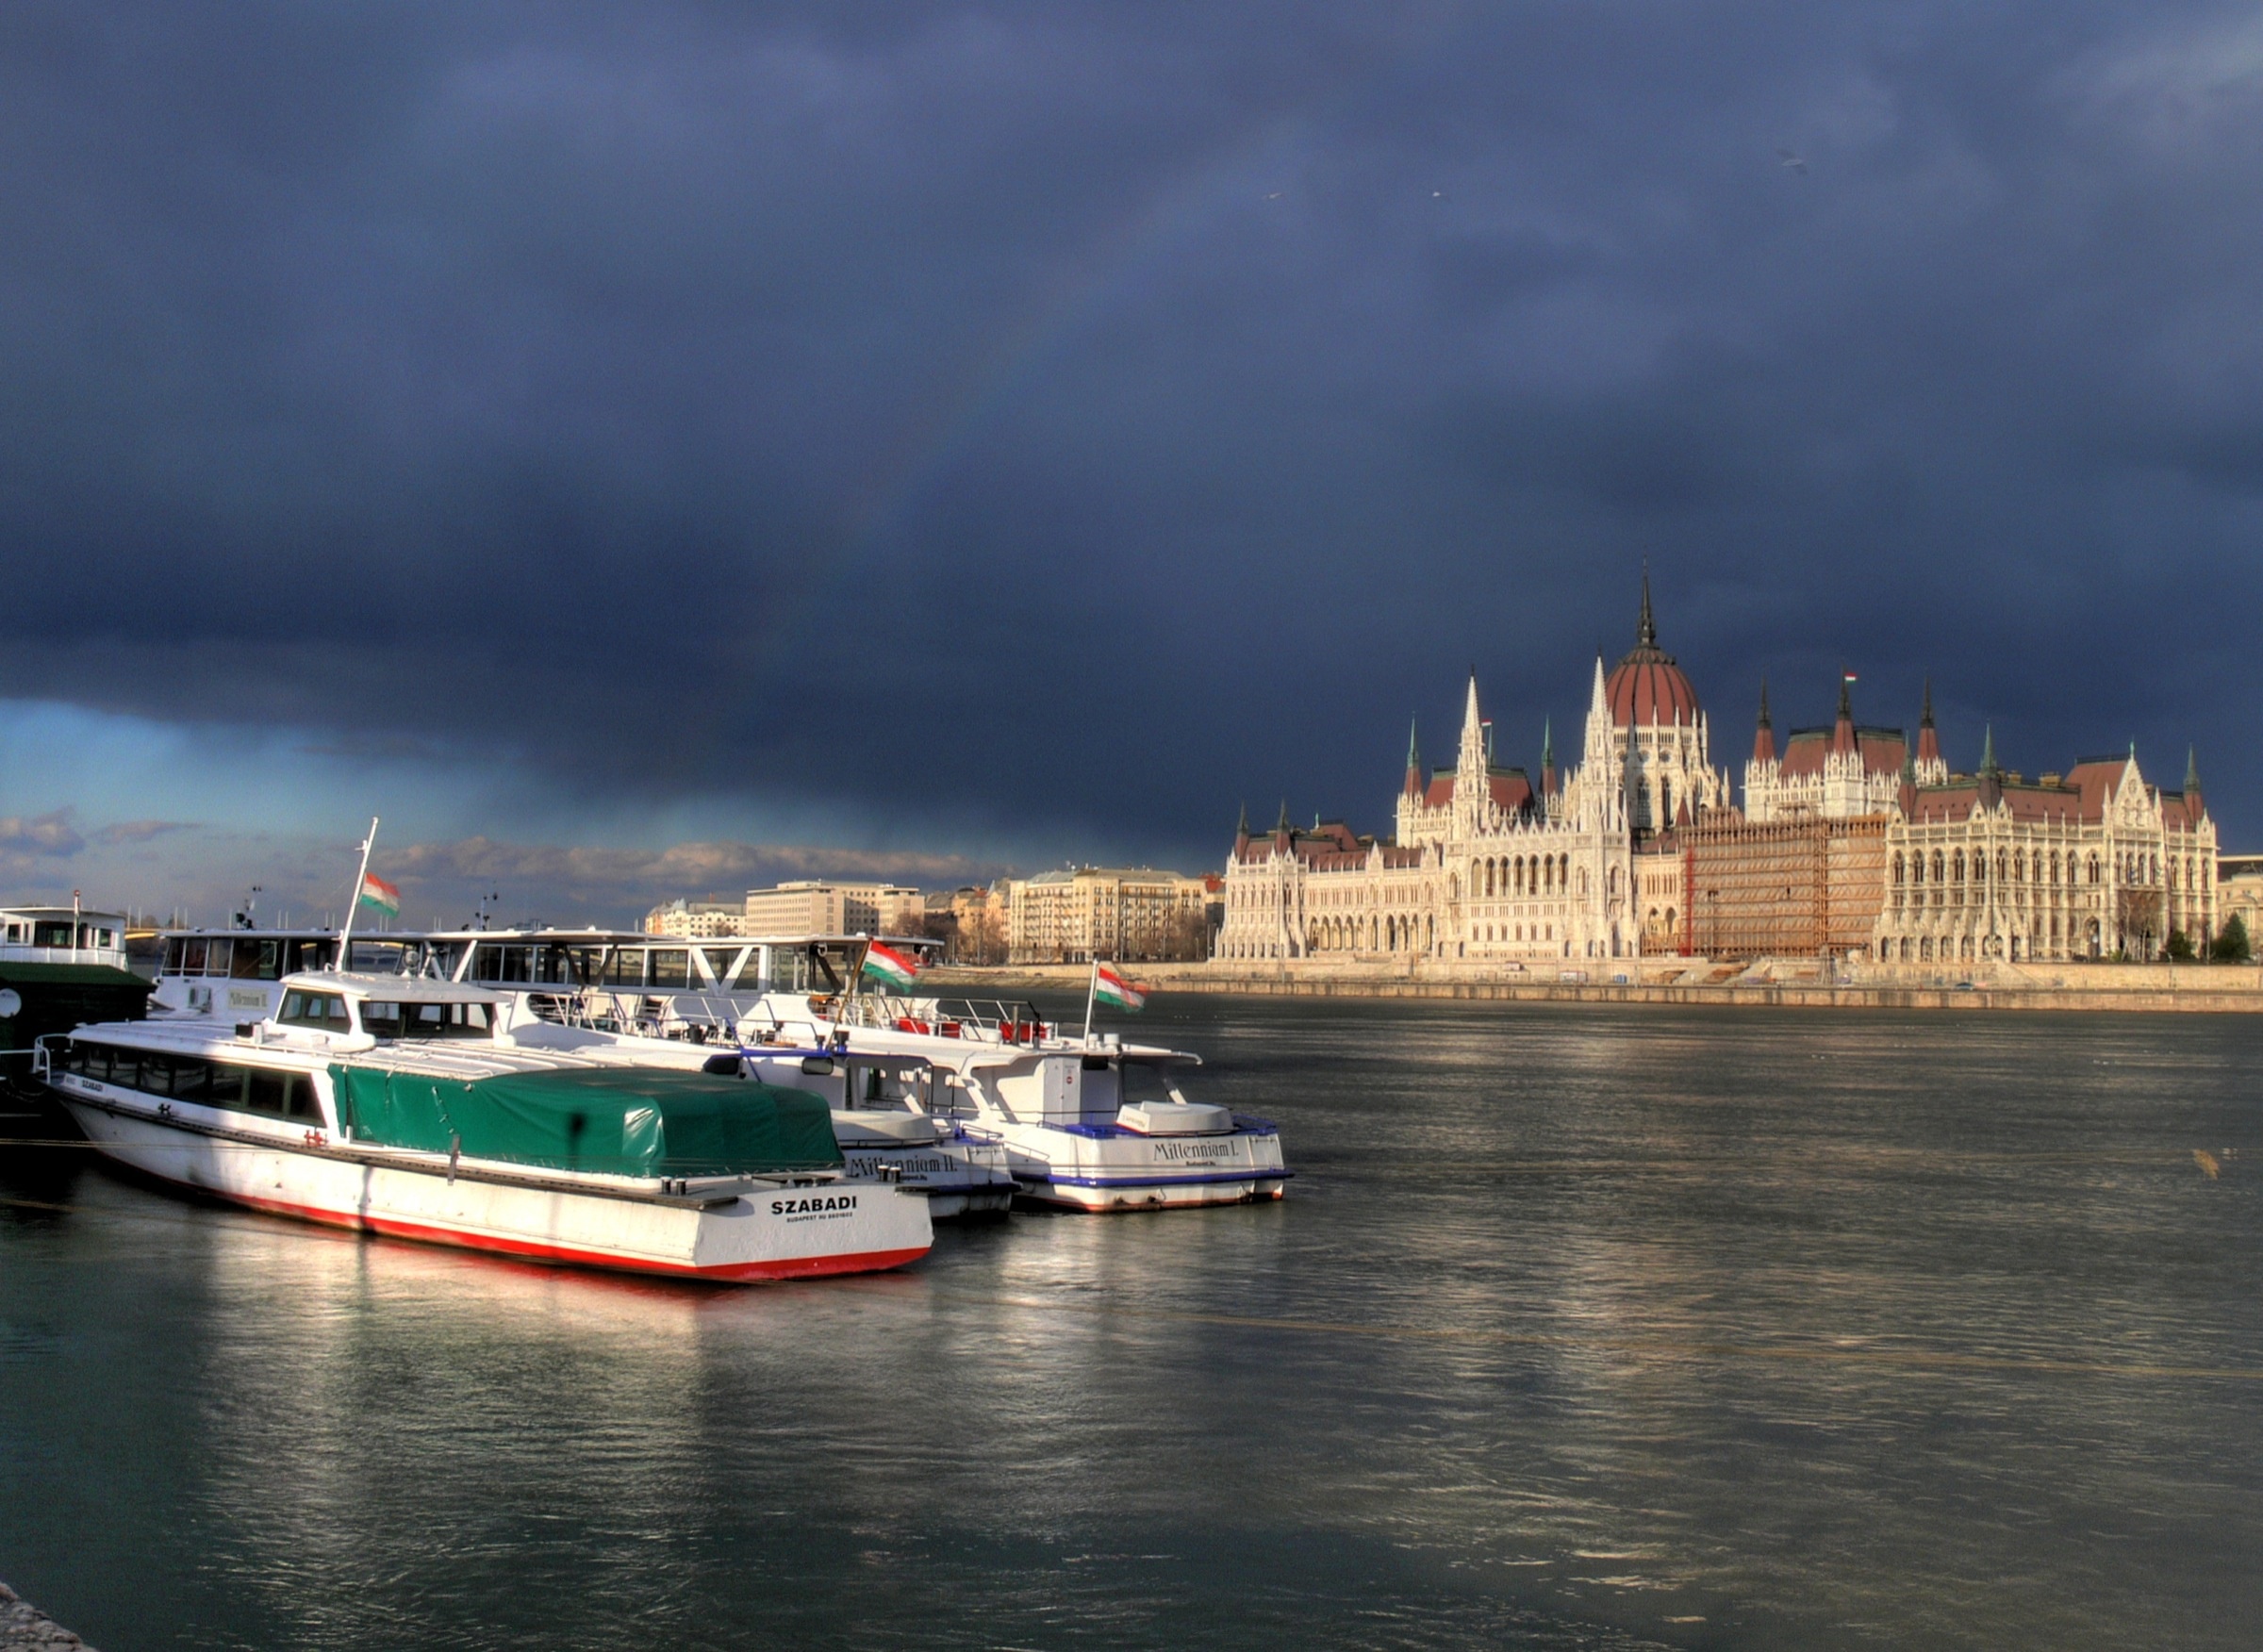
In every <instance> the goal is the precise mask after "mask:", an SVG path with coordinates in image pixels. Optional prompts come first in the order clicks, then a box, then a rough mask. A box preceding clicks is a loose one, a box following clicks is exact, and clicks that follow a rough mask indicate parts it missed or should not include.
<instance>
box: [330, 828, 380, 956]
mask: <svg viewBox="0 0 2263 1652" xmlns="http://www.w3.org/2000/svg"><path fill="white" fill-rule="evenodd" d="M376 847H377V817H376V816H374V815H372V816H371V817H370V834H369V835H368V836H367V837H365V838H363V839H362V840H361V869H360V870H359V871H357V872H355V874H354V887H353V889H352V890H351V891H350V892H349V893H348V894H347V896H346V916H345V919H344V921H343V922H341V923H340V924H339V926H338V972H339V974H340V975H343V974H344V973H345V972H346V969H347V967H348V966H350V965H351V964H352V963H353V962H354V954H353V952H352V951H351V950H348V943H349V942H351V941H352V940H353V938H354V915H355V913H356V912H358V911H360V910H361V886H362V884H364V883H365V882H367V881H368V879H369V875H370V851H372V849H375V848H376Z"/></svg>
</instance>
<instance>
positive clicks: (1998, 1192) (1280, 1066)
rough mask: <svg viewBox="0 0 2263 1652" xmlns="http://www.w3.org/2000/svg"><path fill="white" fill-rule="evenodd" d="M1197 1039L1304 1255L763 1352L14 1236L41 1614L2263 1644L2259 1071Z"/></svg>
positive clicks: (312, 1271) (1042, 1232)
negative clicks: (1264, 1121) (1253, 1116)
mask: <svg viewBox="0 0 2263 1652" xmlns="http://www.w3.org/2000/svg"><path fill="white" fill-rule="evenodd" d="M1158 1004H1159V1015H1158V1016H1157V1019H1158V1020H1160V1021H1161V1022H1162V1023H1163V1024H1162V1025H1161V1026H1151V1027H1150V1029H1149V1030H1150V1031H1155V1032H1158V1033H1162V1034H1163V1035H1164V1036H1165V1037H1172V1036H1179V1037H1183V1038H1184V1039H1185V1041H1187V1042H1191V1043H1194V1044H1197V1045H1198V1046H1199V1047H1200V1048H1203V1049H1205V1050H1207V1051H1209V1052H1211V1053H1212V1054H1213V1056H1214V1062H1213V1066H1212V1070H1211V1071H1210V1073H1209V1074H1208V1075H1207V1078H1208V1081H1209V1082H1208V1083H1207V1085H1206V1089H1205V1093H1206V1094H1208V1095H1211V1096H1214V1097H1216V1098H1217V1099H1225V1100H1230V1101H1231V1102H1233V1103H1234V1104H1235V1105H1237V1106H1240V1107H1242V1108H1244V1109H1246V1110H1249V1111H1255V1112H1260V1113H1264V1114H1267V1115H1271V1116H1275V1117H1277V1118H1279V1119H1280V1121H1281V1122H1282V1124H1283V1127H1284V1130H1285V1131H1286V1132H1287V1134H1288V1140H1289V1142H1290V1144H1291V1147H1292V1150H1293V1160H1294V1162H1295V1163H1296V1164H1297V1166H1298V1167H1299V1169H1300V1170H1302V1171H1303V1172H1304V1175H1303V1176H1302V1177H1301V1178H1300V1179H1299V1181H1297V1183H1295V1184H1294V1186H1293V1190H1292V1195H1291V1198H1289V1199H1288V1200H1287V1201H1286V1202H1284V1203H1282V1204H1280V1205H1271V1206H1264V1207H1256V1208H1247V1209H1231V1210H1219V1211H1202V1212H1176V1213H1169V1214H1162V1215H1134V1216H1122V1217H1110V1218H1097V1219H1096V1218H1086V1217H1077V1216H1039V1217H1032V1218H1029V1219H1017V1220H1016V1221H1015V1222H1014V1223H1012V1224H1010V1225H1005V1226H1000V1227H993V1228H978V1229H974V1230H969V1231H959V1232H951V1233H948V1234H945V1235H943V1236H941V1240H940V1242H939V1244H938V1246H937V1248H936V1250H935V1252H934V1254H933V1257H932V1258H931V1259H930V1261H929V1262H928V1264H926V1265H924V1266H922V1267H921V1268H919V1269H917V1270H914V1271H911V1272H907V1273H903V1274H900V1275H892V1276H884V1277H877V1278H871V1279H863V1280H849V1281H837V1282H833V1283H825V1284H816V1285H797V1286H784V1287H776V1288H770V1289H764V1290H756V1291H738V1292H726V1291H712V1290H700V1289H695V1288H689V1287H681V1286H674V1285H665V1284H662V1285H649V1284H640V1283H637V1282H635V1281H629V1280H617V1279H613V1278H609V1277H606V1276H600V1275H581V1274H571V1273H562V1272H555V1271H552V1270H546V1269H540V1268H532V1267H523V1266H520V1265H517V1264H508V1263H500V1262H496V1261H493V1260H490V1259H486V1258H479V1257H471V1256H466V1255H460V1254H457V1253H454V1252H448V1251H439V1250H427V1249H422V1248H420V1247H411V1246H402V1245H391V1244H372V1243H366V1242H362V1241H359V1240H355V1239H352V1238H347V1237H342V1236H336V1235H326V1234H323V1233H321V1232H320V1231H312V1230H307V1229H304V1228H300V1227H297V1226H294V1225H290V1224H285V1223H279V1222H272V1221H268V1220H265V1219H262V1218H256V1217H249V1216H243V1215H239V1214H232V1213H227V1212H224V1211H219V1210H214V1209H212V1208H210V1207H204V1206H191V1205H187V1204H183V1203H181V1202H179V1201H176V1200H174V1199H173V1198H169V1197H167V1196H164V1195H161V1194H155V1193H151V1192H149V1191H147V1190H144V1189H141V1188H139V1187H134V1186H130V1185H127V1184H124V1183H121V1182H118V1181H113V1180H112V1179H110V1178H108V1177H107V1176H105V1175H101V1174H99V1173H95V1174H81V1175H79V1176H77V1178H76V1179H75V1181H74V1182H72V1184H71V1185H68V1186H63V1187H60V1188H58V1187H56V1186H54V1185H48V1186H46V1187H45V1188H44V1190H43V1194H42V1197H41V1198H39V1199H37V1200H32V1201H30V1202H34V1203H38V1204H40V1205H41V1206H42V1207H51V1208H45V1209H44V1210H43V1214H37V1215H36V1217H35V1216H10V1215H8V1214H6V1211H7V1209H8V1207H4V1206H0V1327H4V1328H6V1332H7V1334H6V1335H0V1553H5V1554H8V1555H10V1556H21V1557H24V1558H23V1560H21V1561H16V1560H11V1561H10V1564H14V1565H17V1566H18V1567H19V1570H20V1571H25V1575H24V1576H22V1577H19V1578H14V1579H11V1580H14V1581H17V1582H19V1583H21V1584H23V1585H24V1586H25V1587H26V1589H27V1591H29V1592H32V1593H34V1594H35V1597H38V1596H43V1597H47V1598H48V1599H49V1602H50V1604H54V1605H56V1606H58V1608H61V1609H65V1610H66V1611H67V1612H68V1614H69V1615H71V1616H73V1617H74V1618H75V1619H76V1621H77V1623H78V1627H82V1628H84V1629H86V1630H87V1631H88V1632H89V1633H90V1635H91V1637H92V1638H94V1639H95V1640H96V1642H97V1644H100V1643H101V1641H102V1640H103V1639H104V1638H105V1637H106V1636H107V1638H108V1639H109V1640H111V1641H113V1642H114V1643H116V1644H122V1645H123V1644H138V1645H151V1646H165V1645H232V1644H308V1645H318V1646H319V1645H331V1644H335V1645H340V1646H343V1645H368V1644H420V1645H425V1644H442V1645H445V1644H466V1645H470V1644H480V1645H513V1644H525V1645H537V1644H541V1645H551V1644H559V1643H560V1642H562V1641H571V1642H572V1643H574V1644H593V1645H623V1646H625V1645H636V1644H653V1643H654V1642H667V1643H670V1644H692V1645H702V1644H706V1645H735V1644H745V1643H746V1642H747V1641H749V1640H753V1639H772V1640H783V1641H790V1642H793V1643H794V1644H803V1643H809V1644H840V1645H865V1644H871V1645H882V1644H900V1643H901V1642H902V1641H903V1640H905V1639H910V1638H913V1637H915V1636H917V1638H919V1639H921V1640H923V1641H927V1642H931V1643H934V1644H944V1645H954V1644H966V1645H987V1644H1057V1643H1060V1642H1063V1641H1066V1640H1070V1639H1074V1640H1077V1641H1079V1642H1080V1643H1083V1644H1102V1645H1110V1644H1152V1643H1153V1642H1155V1641H1158V1640H1203V1641H1207V1640H1212V1639H1215V1638H1217V1637H1218V1635H1219V1633H1220V1632H1221V1630H1222V1629H1223V1630H1226V1631H1229V1632H1231V1633H1232V1634H1233V1635H1235V1636H1236V1637H1238V1638H1245V1639H1252V1640H1260V1641H1264V1640H1268V1639H1286V1638H1289V1637H1290V1636H1292V1635H1293V1636H1294V1637H1295V1638H1297V1640H1299V1641H1303V1642H1308V1643H1313V1644H1324V1645H1339V1644H1341V1645H1369V1644H1392V1645H1410V1646H1418V1645H1441V1646H1443V1645H1461V1644H1470V1643H1471V1642H1486V1641H1490V1642H1499V1643H1511V1644H1530V1645H1572V1644H1577V1645H1611V1644H1629V1645H1631V1644H1680V1645H1694V1644H1734V1645H1774V1644H1783V1645H1801V1646H1809V1645H1831V1644H1845V1645H1869V1644H1910V1643H1913V1642H1922V1643H1927V1644H1932V1643H1939V1644H1965V1645H1974V1646H1981V1645H1989V1646H1993V1645H2001V1644H2051V1645H2065V1646H2086V1645H2099V1646H2103V1645H2113V1644H2127V1643H2128V1642H2130V1641H2131V1640H2133V1639H2134V1640H2151V1641H2153V1642H2156V1643H2168V1642H2175V1643H2178V1644H2192V1645H2209V1644H2222V1645H2231V1644H2238V1643H2239V1642H2240V1641H2241V1639H2242V1634H2241V1632H2240V1630H2241V1627H2242V1626H2243V1624H2244V1623H2245V1621H2246V1619H2247V1616H2248V1615H2249V1614H2250V1613H2251V1611H2252V1609H2253V1608H2254V1607H2255V1605H2256V1604H2258V1602H2257V1601H2256V1599H2255V1596H2256V1594H2257V1593H2258V1590H2257V1586H2256V1584H2255V1581H2254V1580H2253V1579H2254V1574H2255V1567H2254V1566H2253V1564H2252V1561H2253V1559H2254V1551H2255V1533H2256V1532H2257V1531H2258V1529H2263V1526H2259V1520H2263V1487H2259V1486H2258V1484H2257V1480H2258V1474H2257V1471H2256V1470H2255V1468H2254V1467H2253V1464H2254V1463H2255V1462H2256V1461H2257V1458H2258V1452H2257V1447H2258V1446H2263V1420H2259V1410H2258V1405H2257V1401H2258V1399H2259V1398H2263V1309H2259V1308H2258V1305H2257V1303H2256V1301H2255V1296H2254V1293H2253V1291H2252V1288H2250V1281H2249V1280H2248V1277H2247V1275H2248V1271H2249V1270H2248V1269H2247V1268H2246V1267H2245V1265H2244V1263H2243V1260H2242V1259H2250V1258H2252V1257H2253V1256H2254V1255H2255V1242H2256V1240H2257V1239H2258V1237H2263V1231H2259V1230H2263V1219H2259V1213H2258V1198H2257V1194H2258V1188H2263V1142H2258V1141H2257V1139H2256V1138H2257V1134H2258V1132H2257V1130H2256V1126H2255V1110H2254V1108H2253V1105H2252V1102H2251V1100H2250V1098H2251V1097H2252V1096H2253V1095H2254V1094H2255V1082H2256V1079H2257V1077H2258V1068H2259V1067H2263V1061H2258V1053H2257V1049H2256V1044H2255V1035H2254V1034H2253V1033H2251V1032H2250V1031H2249V1030H2248V1029H2247V1028H2246V1027H2245V1026H2243V1025H2241V1024H2238V1023H2233V1022H2228V1021H2213V1020H2205V1019H2200V1018H2194V1019H2191V1020H2163V1021H2158V1022H2146V1023H2132V1022H2128V1021H2100V1020H2087V1019H2085V1020H2075V1019H2071V1018H2070V1019H2064V1020H2061V1019H2047V1018H2044V1017H2035V1018H2031V1019H2020V1018H2016V1017H1971V1018H1961V1019H1958V1020H1957V1021H1956V1022H1954V1023H1948V1022H1926V1021H1922V1020H1914V1019H1910V1020H1896V1019H1892V1018H1890V1017H1885V1016H1855V1017H1845V1018H1840V1019H1832V1018H1828V1017H1816V1016H1804V1017H1803V1016H1774V1017H1771V1016H1732V1017H1728V1018H1718V1017H1708V1016H1696V1015H1689V1016H1657V1015H1644V1016H1624V1015H1621V1016H1602V1015H1596V1014H1594V1013H1586V1012H1581V1013H1566V1012H1555V1011H1550V1012H1540V1011H1530V1012H1517V1013H1505V1012H1503V1011H1502V1010H1499V1009H1494V1008H1486V1009H1473V1008H1469V1007H1459V1006H1421V1005H1415V1006H1403V1005H1393V1006H1383V1007H1378V1008H1372V1009H1368V1008H1361V1007H1358V1006H1345V1005H1327V1006H1317V1007H1307V1006H1299V1005H1293V1004H1291V1005H1235V1004H1216V1005H1209V1004H1200V1003H1195V1004H1189V1003H1187V1002H1186V1001H1185V1000H1179V1001H1178V1004H1177V1006H1176V1008H1175V1009H1174V1008H1173V1007H1172V1004H1173V1000H1170V999H1162V1000H1158ZM1174 1016H1175V1017H1176V1018H1177V1019H1178V1021H1179V1026H1178V1028H1176V1029H1174V1028H1173V1026H1172V1025H1171V1021H1172V1019H1173V1017H1174ZM2196 1147H2205V1148H2206V1149H2207V1150H2208V1151H2209V1152H2210V1153H2211V1154H2212V1155H2214V1156H2215V1157H2216V1159H2217V1163H2218V1167H2219V1175H2218V1177H2217V1178H2215V1179H2210V1178H2208V1177H2206V1176H2205V1175H2204V1174H2203V1173H2202V1172H2201V1171H2200V1170H2199V1169H2198V1168H2196V1166H2195V1162H2194V1160H2193V1158H2192V1152H2193V1149H2194V1148H2196ZM22 1168H23V1167H22V1165H14V1167H12V1168H10V1169H9V1170H8V1175H9V1176H10V1177H15V1176H17V1175H18V1173H19V1172H20V1171H21V1170H22ZM15 1185H17V1184H15V1183H11V1187H13V1186H15ZM5 1191H8V1190H6V1189H0V1192H5ZM28 1197H29V1196H28V1195H25V1198H28ZM25 1568H28V1570H25ZM125 1578H132V1579H134V1582H133V1585H132V1586H131V1587H126V1586H124V1584H123V1583H122V1579H125Z"/></svg>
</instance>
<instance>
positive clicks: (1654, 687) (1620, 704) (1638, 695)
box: [1603, 646, 1697, 728]
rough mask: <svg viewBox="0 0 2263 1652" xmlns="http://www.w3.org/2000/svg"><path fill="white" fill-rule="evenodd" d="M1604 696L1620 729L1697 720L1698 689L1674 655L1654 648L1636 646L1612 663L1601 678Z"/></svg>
mask: <svg viewBox="0 0 2263 1652" xmlns="http://www.w3.org/2000/svg"><path fill="white" fill-rule="evenodd" d="M1603 698H1604V700H1605V701H1606V702H1609V704H1610V706H1611V721H1612V722H1614V723H1616V724H1617V725H1618V726H1619V727H1620V728H1626V727H1627V726H1629V725H1630V724H1634V723H1654V722H1659V723H1671V722H1683V723H1693V722H1695V721H1696V720H1697V690H1696V689H1694V688H1693V687H1691V686H1690V680H1689V678H1688V677H1687V676H1686V675H1685V674H1683V671H1682V669H1681V668H1680V667H1679V666H1677V665H1676V664H1675V663H1674V656H1673V655H1672V654H1670V653H1662V652H1660V650H1659V649H1657V648H1654V647H1649V646H1644V647H1641V648H1637V649H1635V650H1633V651H1632V652H1631V653H1628V654H1627V657H1626V658H1625V659H1623V660H1621V661H1620V662H1619V663H1618V664H1617V665H1616V666H1614V667H1613V668H1612V669H1611V675H1610V676H1609V677H1607V678H1605V679H1604V681H1603Z"/></svg>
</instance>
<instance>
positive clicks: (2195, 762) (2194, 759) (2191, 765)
mask: <svg viewBox="0 0 2263 1652" xmlns="http://www.w3.org/2000/svg"><path fill="white" fill-rule="evenodd" d="M2199 795H2200V752H2199V749H2198V748H2197V747H2192V746H2187V747H2186V748H2185V796H2187V797H2189V798H2196V797H2198V796H2199Z"/></svg>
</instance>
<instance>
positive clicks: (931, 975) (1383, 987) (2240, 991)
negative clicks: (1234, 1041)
mask: <svg viewBox="0 0 2263 1652" xmlns="http://www.w3.org/2000/svg"><path fill="white" fill-rule="evenodd" d="M1136 973H1137V974H1138V976H1139V978H1140V979H1141V980H1143V981H1146V982H1148V983H1151V984H1153V985H1155V986H1156V987H1159V988H1161V989H1163V990H1165V991H1170V992H1214V993H1232V994H1245V995H1249V996H1253V997H1264V998H1343V999H1475V1000H1491V1001H1496V1002H1526V1003H1649V1004H1691V1005H1703V1004H1710V1005H1728V1006H1752V1007H1757V1008H1768V1007H1791V1008H1813V1009H1903V1010H2061V1011H2068V1010H2088V1011H2134V1012H2144V1013H2152V1012H2161V1013H2176V1014H2214V1015H2238V1014H2256V1013H2263V968H2259V967H2257V966H2250V965H2178V964H2063V965H2050V966H2040V967H2035V968H2029V967H2027V966H2013V965H1999V966H1990V967H1987V968H1979V967H1974V968H1970V969H1965V970H1949V971H1945V972H1944V971H1942V970H1941V969H1939V968H1938V967H1934V968H1924V967H1921V966H1915V965H1882V966H1858V967H1855V968H1852V969H1849V968H1847V967H1844V966H1842V967H1841V968H1840V969H1839V970H1838V971H1837V973H1836V974H1831V973H1826V971H1825V969H1824V967H1823V966H1820V965H1818V964H1817V963H1815V962H1814V961H1813V960H1764V961H1762V962H1761V963H1759V964H1755V965H1749V966H1747V965H1742V964H1740V965H1713V964H1710V963H1708V962H1707V961H1706V960H1704V959H1690V958H1674V959H1644V960H1641V961H1640V962H1634V961H1628V962H1625V963H1617V964H1613V963H1609V962H1605V963H1602V964H1600V965H1597V964H1594V963H1592V962H1591V963H1589V965H1588V966H1586V967H1584V968H1575V967H1572V966H1563V967H1559V968H1551V969H1545V970H1544V969H1539V968H1533V969H1528V970H1525V971H1523V972H1516V971H1508V970H1503V969H1501V968H1500V967H1498V966H1491V965H1462V964H1445V963H1437V962H1424V963H1420V964H1411V965H1410V964H1404V963H1398V964H1347V963H1343V962H1339V961H1336V960H1332V959H1331V960H1306V959H1293V960H1289V961H1286V962H1281V963H1272V964H1247V963H1233V964H1222V963H1212V964H1150V965H1144V966H1138V968H1137V970H1136ZM1086 976H1087V970H1086V966H1083V965H1081V964H1079V965H1071V964H1061V965H1007V966H999V967H994V968H972V967H966V966H951V967H948V968H941V969H935V970H932V971H929V972H928V973H927V974H925V975H923V976H922V977H921V985H922V986H923V987H927V988H928V989H930V990H933V991H936V992H944V993H951V994H966V995H971V996H977V997H985V996H994V995H997V994H1000V993H1015V992H1036V991H1043V992H1051V993H1075V992H1081V991H1082V989H1083V986H1084V983H1085V981H1086ZM1574 976H1584V979H1569V977H1574Z"/></svg>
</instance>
